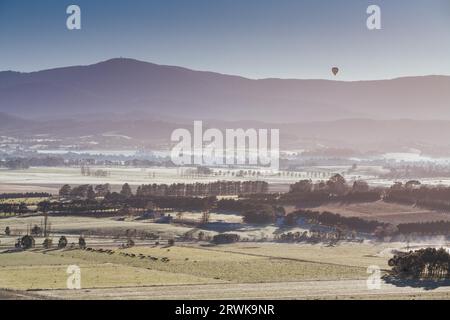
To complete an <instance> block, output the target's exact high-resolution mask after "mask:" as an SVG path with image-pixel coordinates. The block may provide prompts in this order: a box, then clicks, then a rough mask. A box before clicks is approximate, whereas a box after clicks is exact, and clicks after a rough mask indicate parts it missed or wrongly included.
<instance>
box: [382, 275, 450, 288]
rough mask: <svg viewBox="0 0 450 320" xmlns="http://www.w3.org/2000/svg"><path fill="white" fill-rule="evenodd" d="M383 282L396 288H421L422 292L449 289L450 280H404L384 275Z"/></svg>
mask: <svg viewBox="0 0 450 320" xmlns="http://www.w3.org/2000/svg"><path fill="white" fill-rule="evenodd" d="M383 280H384V281H385V282H386V283H388V284H392V285H394V286H396V287H410V288H422V289H424V290H435V289H437V288H440V287H449V286H450V280H428V279H427V280H425V279H406V278H399V277H394V276H391V275H386V276H384V277H383Z"/></svg>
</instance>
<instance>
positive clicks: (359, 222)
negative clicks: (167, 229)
mask: <svg viewBox="0 0 450 320" xmlns="http://www.w3.org/2000/svg"><path fill="white" fill-rule="evenodd" d="M299 218H305V219H308V220H312V221H315V222H317V223H319V224H322V225H324V226H328V227H333V228H334V227H343V228H346V229H350V230H356V231H360V232H365V233H375V231H376V230H377V228H380V227H381V228H387V227H388V226H389V225H388V224H387V223H382V222H378V221H367V220H364V219H361V218H358V217H343V216H341V215H340V214H337V213H331V212H327V211H324V212H318V211H311V210H298V211H296V212H292V213H290V214H288V215H287V216H286V219H285V223H286V224H287V225H295V224H296V222H297V220H298V219H299Z"/></svg>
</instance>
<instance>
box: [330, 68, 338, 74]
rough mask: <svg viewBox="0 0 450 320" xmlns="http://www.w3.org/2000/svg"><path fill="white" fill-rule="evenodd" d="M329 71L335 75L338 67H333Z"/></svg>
mask: <svg viewBox="0 0 450 320" xmlns="http://www.w3.org/2000/svg"><path fill="white" fill-rule="evenodd" d="M331 71H332V72H333V74H334V75H337V74H338V73H339V68H338V67H334V68H333V69H331Z"/></svg>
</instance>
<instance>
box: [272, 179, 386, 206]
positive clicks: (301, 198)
mask: <svg viewBox="0 0 450 320" xmlns="http://www.w3.org/2000/svg"><path fill="white" fill-rule="evenodd" d="M381 194H382V191H381V190H380V189H373V190H371V189H370V188H369V185H368V184H367V182H365V181H362V180H359V181H355V182H354V183H353V185H352V186H349V185H348V184H347V181H346V180H345V179H344V177H342V176H341V175H340V174H336V175H334V176H332V177H331V178H330V179H329V180H328V181H319V182H317V183H313V182H312V180H301V181H299V182H297V183H295V184H293V185H291V186H290V190H289V192H288V193H286V194H283V195H281V197H280V201H282V202H283V203H299V202H301V203H304V204H320V203H326V202H331V201H339V202H372V201H378V200H380V199H381Z"/></svg>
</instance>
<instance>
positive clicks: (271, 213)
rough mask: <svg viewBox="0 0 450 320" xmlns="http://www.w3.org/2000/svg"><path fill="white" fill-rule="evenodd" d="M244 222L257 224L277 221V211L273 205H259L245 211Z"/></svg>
mask: <svg viewBox="0 0 450 320" xmlns="http://www.w3.org/2000/svg"><path fill="white" fill-rule="evenodd" d="M243 216H244V222H246V223H255V224H269V223H273V222H275V219H276V212H275V209H274V207H273V206H270V205H259V206H256V207H255V208H253V209H250V210H247V211H245V212H244V213H243Z"/></svg>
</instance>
